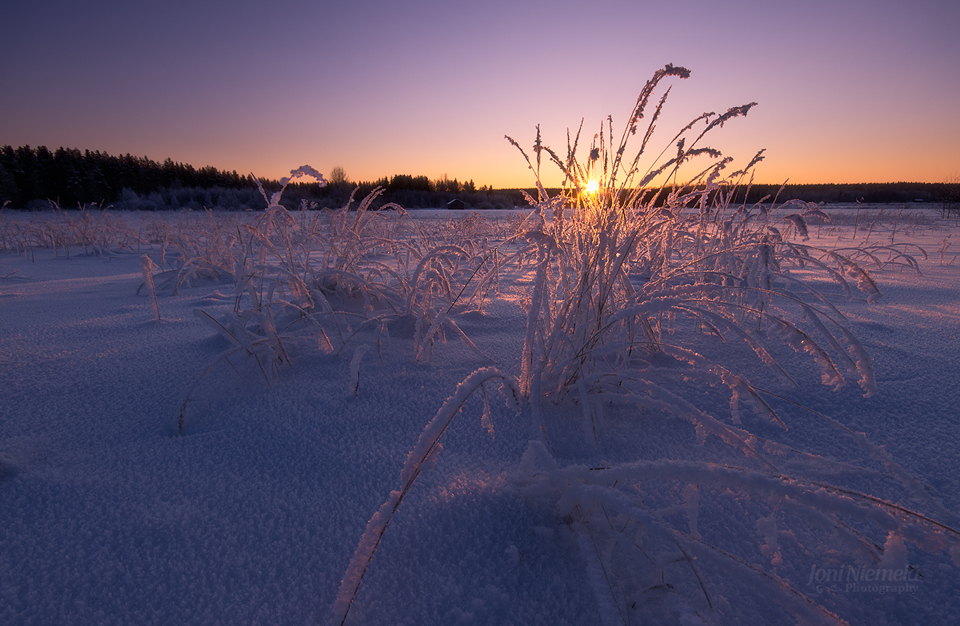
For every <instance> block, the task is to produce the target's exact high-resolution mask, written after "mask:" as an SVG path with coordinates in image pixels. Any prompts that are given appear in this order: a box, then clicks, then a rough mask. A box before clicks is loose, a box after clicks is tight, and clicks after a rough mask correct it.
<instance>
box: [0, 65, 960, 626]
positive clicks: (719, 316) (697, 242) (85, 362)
mask: <svg viewBox="0 0 960 626" xmlns="http://www.w3.org/2000/svg"><path fill="white" fill-rule="evenodd" d="M685 75H686V71H685V70H683V69H682V68H672V67H670V66H668V67H667V68H665V69H664V70H663V71H661V72H659V73H658V74H657V75H655V76H654V78H653V79H652V80H651V81H650V82H649V83H648V84H647V85H646V87H645V88H644V90H643V91H642V93H641V96H640V98H639V99H638V101H637V106H636V108H635V109H634V111H633V113H632V115H631V117H630V118H629V120H628V123H627V125H626V128H625V129H624V130H623V132H622V135H621V139H620V140H619V142H615V141H613V140H612V137H614V136H615V134H614V132H613V131H614V127H613V124H612V121H611V122H609V123H608V124H607V125H606V126H605V127H603V128H602V129H601V132H599V133H598V134H597V135H596V136H595V138H594V139H593V141H592V142H591V145H590V148H589V151H588V152H587V154H588V156H587V158H586V160H583V161H582V160H581V159H580V157H579V156H578V144H579V134H577V135H575V136H573V137H571V139H570V141H569V145H568V146H567V150H566V155H565V156H561V155H560V154H559V153H557V152H555V151H552V150H550V149H549V148H547V147H546V146H545V145H544V144H543V143H542V142H541V140H540V137H539V133H538V136H537V139H536V142H535V143H534V153H533V155H532V157H530V158H528V163H529V164H530V166H531V169H533V170H534V171H535V173H538V172H539V168H540V166H541V162H542V161H543V158H542V157H543V156H544V155H546V156H547V157H548V158H547V159H546V160H547V161H548V162H551V163H552V164H553V165H555V166H559V167H560V168H561V170H562V171H563V173H564V174H565V176H566V183H565V186H566V188H567V193H566V194H565V195H564V196H563V197H560V198H548V197H546V194H545V193H543V192H542V190H541V197H540V198H536V199H534V198H531V208H530V209H529V210H528V211H526V212H517V213H511V214H504V213H499V212H498V213H493V212H491V213H489V214H485V215H480V214H466V215H460V214H458V215H455V216H451V217H446V216H441V214H439V213H434V214H428V213H421V214H416V215H414V214H408V213H407V212H405V211H404V210H403V209H402V208H400V207H388V210H386V211H380V212H373V211H369V210H367V209H368V207H369V206H370V203H371V202H372V200H373V196H371V197H368V198H366V199H351V201H350V203H349V204H348V205H347V206H346V207H344V208H342V209H340V210H338V211H324V212H315V211H297V212H291V211H287V210H286V209H284V208H282V207H280V206H279V204H278V201H279V194H275V195H274V196H272V197H269V198H268V197H267V196H266V195H264V200H265V205H266V206H267V208H266V209H265V210H264V211H263V212H257V213H246V214H228V213H218V212H213V211H210V212H206V213H200V214H197V213H180V214H176V215H170V216H165V217H163V218H161V217H159V216H152V215H151V216H146V215H139V216H138V215H131V216H123V215H114V214H109V213H108V214H98V215H92V216H91V215H86V216H83V215H82V216H80V217H79V218H77V219H73V218H74V216H72V215H67V214H65V212H54V213H52V214H48V215H45V216H43V215H41V216H38V215H30V216H24V215H16V214H9V213H6V212H4V213H3V214H2V215H0V246H2V249H3V251H4V254H3V255H2V256H0V276H3V279H2V280H3V282H2V283H0V296H3V298H2V299H0V302H3V306H4V309H3V324H4V333H3V334H2V338H0V341H2V342H3V350H4V352H3V353H4V354H6V355H8V356H7V359H6V361H5V364H4V370H3V372H4V376H5V380H3V381H0V383H2V385H3V387H2V388H3V389H4V390H5V393H6V394H8V397H7V398H5V399H4V400H5V401H4V402H3V407H4V409H3V421H2V423H0V495H2V499H0V502H2V507H3V511H2V513H3V519H4V520H9V522H8V523H5V524H4V525H3V526H2V529H0V533H2V534H0V546H2V548H0V549H2V551H3V556H4V562H5V563H7V564H9V567H5V568H4V569H3V573H2V574H0V576H2V577H3V578H2V579H0V621H3V622H4V623H51V622H56V623H91V622H96V623H171V622H175V623H198V624H199V623H215V622H218V621H219V622H222V623H250V622H256V621H260V622H269V623H288V622H297V623H304V622H312V623H317V622H330V621H333V622H334V623H388V624H396V623H416V624H423V623H436V624H448V623H511V622H512V623H577V624H589V623H596V624H621V623H623V624H632V623H642V622H666V623H674V622H683V623H714V622H715V623H729V624H738V623H745V622H748V621H757V622H763V623H794V622H795V621H800V622H803V623H805V622H823V623H837V622H843V621H844V620H848V621H850V622H853V623H864V624H866V623H909V622H916V623H928V622H944V621H949V620H950V619H951V618H953V619H955V618H956V617H957V616H958V613H960V606H958V605H957V598H958V597H960V589H958V587H957V583H956V582H955V581H956V580H957V577H956V566H957V565H958V563H957V562H958V561H960V548H958V538H960V534H958V532H957V531H956V530H955V529H956V528H957V522H956V514H955V512H956V511H957V510H958V507H960V500H958V497H957V493H958V492H957V479H956V477H955V476H954V473H953V470H952V468H953V467H954V466H955V465H956V463H957V462H960V458H958V457H960V445H958V443H960V442H958V441H957V435H956V432H957V431H956V426H957V424H956V417H955V411H954V407H955V404H956V400H957V398H956V393H955V392H954V391H953V389H954V387H953V380H952V378H953V372H955V371H956V365H957V364H956V358H957V357H956V354H957V351H956V347H957V346H956V343H957V337H958V336H960V333H958V331H960V311H958V310H957V305H956V302H957V288H958V284H960V283H958V282H957V279H956V277H955V275H954V274H955V271H956V266H955V264H952V261H951V257H950V255H949V250H950V247H949V244H950V237H951V236H952V233H949V232H943V231H941V230H940V228H941V224H942V222H941V221H940V220H938V219H936V218H935V217H933V216H931V217H929V218H924V219H922V220H921V219H910V218H909V217H906V216H905V215H904V213H905V211H899V212H896V213H895V214H891V213H890V212H887V213H884V212H882V211H881V212H879V213H878V212H877V211H876V210H874V211H872V212H871V211H870V210H868V209H866V208H865V207H854V209H853V210H854V211H855V212H854V213H853V222H852V223H849V220H848V219H845V218H844V219H835V220H830V221H827V220H828V218H829V217H831V213H833V215H834V217H837V216H838V215H839V214H838V213H837V212H834V211H832V210H831V209H830V208H828V207H817V206H809V205H803V204H797V203H788V204H786V205H777V204H776V203H775V204H774V205H772V206H770V205H743V204H738V203H737V202H736V201H735V200H734V198H735V197H736V194H737V191H739V190H740V189H741V188H742V186H743V185H747V184H749V176H750V170H751V167H752V166H753V165H754V164H755V163H756V162H757V161H758V160H759V157H760V155H758V158H757V159H755V160H754V161H753V162H751V163H750V164H749V165H748V166H747V167H746V168H745V169H743V170H740V171H737V172H734V173H733V174H729V175H725V171H726V168H727V167H728V165H729V160H727V159H725V158H723V157H722V155H720V154H719V152H717V151H716V150H713V149H712V148H707V147H704V146H702V145H701V144H702V142H703V141H705V137H708V136H709V135H708V133H712V132H713V131H714V130H716V129H718V128H719V127H720V126H722V125H723V124H724V123H732V121H733V120H734V119H735V118H737V117H741V116H743V115H745V114H747V112H748V111H749V110H750V107H751V106H752V105H748V106H744V107H735V108H733V109H730V110H729V111H727V112H726V113H724V114H721V115H715V114H709V115H704V116H702V117H701V118H698V119H697V120H695V121H694V122H693V123H691V124H690V125H689V126H688V127H687V128H685V129H683V131H682V132H681V133H679V134H678V135H676V136H675V137H673V139H672V140H671V142H670V144H669V156H670V158H666V159H665V158H663V157H660V158H654V159H652V160H649V159H648V158H647V156H646V153H647V150H648V147H649V145H652V144H651V143H650V142H651V137H652V133H651V132H650V131H649V130H648V131H647V132H641V133H640V134H639V135H637V139H633V137H634V136H635V133H636V131H640V130H642V129H641V128H640V122H641V120H647V122H646V123H647V124H649V128H652V126H653V124H654V123H655V122H656V121H657V119H658V117H659V111H660V109H661V107H662V106H663V105H664V103H665V101H666V95H665V94H664V95H663V96H662V97H661V99H660V100H659V104H658V105H657V106H656V107H654V110H653V112H652V113H651V112H650V111H648V104H649V102H650V101H651V98H652V97H653V96H654V94H655V93H657V90H658V89H659V88H660V83H661V82H662V81H664V80H666V79H669V78H670V77H671V76H679V77H684V76H685ZM631 141H640V145H639V146H634V144H632V143H630V142H631ZM514 143H515V144H516V142H514ZM628 144H629V147H628ZM516 145H517V146H518V147H519V144H516ZM664 153H666V151H665V152H664ZM664 153H661V154H664ZM524 156H525V157H526V156H527V155H526V154H524ZM701 159H706V162H705V163H704V164H703V165H702V166H697V163H698V162H699V161H700V160H701ZM691 166H696V167H694V168H693V170H691V169H690V167H691ZM691 171H692V172H693V173H692V174H687V173H688V172H691ZM302 175H314V176H316V175H317V174H316V172H314V171H313V170H311V169H310V168H306V167H304V168H300V169H298V170H294V172H292V173H291V177H297V176H302ZM681 175H684V176H686V177H687V178H688V179H689V180H690V182H689V183H688V184H686V185H678V184H676V183H677V181H678V180H680V176H681ZM661 179H665V180H668V181H671V182H673V183H674V184H675V186H674V188H673V191H672V192H671V194H670V196H669V197H666V198H657V197H655V196H654V195H653V192H647V191H645V189H646V187H645V185H646V184H647V183H649V182H652V181H655V180H661ZM280 193H282V191H281V192H280ZM741 196H742V194H741ZM842 215H844V216H849V215H851V213H850V211H849V210H845V211H843V213H842ZM107 216H108V217H109V219H106V217H107ZM103 224H106V226H102V225H103ZM51 232H56V233H58V234H57V235H56V236H50V235H44V233H48V234H49V233H51ZM90 232H94V233H101V234H100V235H97V236H96V237H93V238H91V237H90V236H87V235H84V234H82V233H90ZM132 233H138V235H137V237H136V238H133V235H132ZM121 235H122V236H121ZM97 237H99V239H97ZM931 244H935V245H933V246H931ZM938 246H939V254H937V255H933V256H931V257H930V258H927V256H926V254H925V252H924V250H925V249H927V250H929V249H934V250H937V249H938ZM83 252H86V254H83ZM887 285H889V287H887ZM884 292H886V293H884ZM431 416H432V419H431ZM931 446H937V450H936V453H935V454H929V453H928V452H927V451H926V450H927V448H929V447H931ZM428 470H430V471H428ZM401 505H402V506H401ZM852 572H855V573H856V579H855V580H853V581H852V582H851V576H854V574H853V573H852ZM877 577H882V578H883V583H884V584H886V583H888V582H890V581H892V582H893V583H894V584H893V585H892V586H891V588H887V587H884V589H883V590H882V591H881V590H879V588H877V589H874V587H873V586H874V585H875V584H877V580H876V578H877ZM887 579H889V580H887ZM851 585H852V586H851ZM858 585H859V586H858ZM863 587H866V589H864V588H863Z"/></svg>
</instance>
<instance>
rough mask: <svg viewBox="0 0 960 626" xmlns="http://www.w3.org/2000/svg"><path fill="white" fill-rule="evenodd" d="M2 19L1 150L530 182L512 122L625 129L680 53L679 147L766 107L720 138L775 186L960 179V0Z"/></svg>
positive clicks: (51, 12)
mask: <svg viewBox="0 0 960 626" xmlns="http://www.w3.org/2000/svg"><path fill="white" fill-rule="evenodd" d="M0 15H2V16H3V20H2V22H3V26H2V28H0V32H2V38H0V41H2V42H3V48H4V62H3V63H2V64H0V85H2V86H3V95H2V97H0V145H3V144H10V145H13V146H18V145H23V144H29V145H31V146H37V145H46V146H47V147H49V148H51V149H55V148H57V147H59V146H64V147H76V148H80V149H91V150H103V151H106V152H109V153H111V154H121V153H128V152H129V153H132V154H135V155H139V156H149V157H150V158H152V159H155V160H158V161H162V160H163V159H165V158H168V157H169V158H172V159H174V160H175V161H181V162H186V163H191V164H193V165H195V166H202V165H213V166H215V167H218V168H221V169H226V170H237V171H238V172H240V173H246V172H250V171H253V172H254V173H256V174H258V175H261V176H268V177H272V178H279V177H280V176H281V175H283V174H284V173H286V172H288V171H289V170H290V169H292V168H295V167H298V166H300V165H302V164H305V163H306V164H310V165H312V166H314V167H315V168H317V169H319V170H320V171H322V172H327V173H328V172H329V171H330V169H331V168H332V167H334V166H337V165H339V166H342V167H343V168H344V169H345V170H346V173H347V175H348V177H349V178H350V179H351V180H372V179H375V178H378V177H381V176H389V175H392V174H400V173H407V174H425V175H427V176H429V177H431V178H436V177H439V176H441V175H442V174H447V175H448V176H449V177H450V178H458V179H460V180H466V179H471V178H472V179H473V180H474V181H475V183H476V184H477V185H483V184H492V185H494V186H495V187H513V186H529V185H530V184H532V176H531V173H530V172H529V171H528V170H527V169H526V166H525V164H524V163H523V161H522V157H521V156H520V155H519V153H517V152H516V150H515V149H514V148H513V147H511V146H510V145H509V144H508V143H507V142H506V141H505V140H504V139H503V136H504V135H505V134H506V135H511V136H512V137H514V138H515V139H517V140H518V141H520V142H521V144H523V145H524V146H527V145H530V144H531V143H532V141H533V137H534V129H535V126H536V124H540V125H541V129H542V131H543V134H544V138H545V140H546V142H547V143H548V144H550V145H552V146H554V147H556V148H558V149H560V148H563V147H564V146H565V141H566V135H565V133H566V129H567V127H574V128H576V126H577V125H579V123H580V120H581V118H585V120H586V121H585V130H587V131H589V134H592V133H593V132H596V130H597V129H599V124H600V121H601V120H603V119H605V118H606V116H607V115H608V114H610V115H613V120H614V124H615V127H616V128H618V129H619V128H622V126H621V125H622V124H623V122H624V119H625V117H626V116H627V115H628V113H629V111H630V108H631V107H632V105H633V102H634V101H635V99H636V96H637V93H638V92H639V90H640V88H641V87H642V86H643V84H644V82H645V81H646V80H647V78H649V76H650V75H651V74H652V73H653V71H654V70H656V69H657V68H660V67H662V66H663V65H665V64H666V63H674V64H677V65H683V66H685V67H687V68H689V69H690V70H692V73H693V74H692V76H691V78H690V79H688V80H686V81H676V82H677V84H676V85H675V87H674V90H673V92H672V94H671V100H670V101H669V102H668V105H667V109H668V112H669V114H668V115H667V116H666V117H665V118H664V120H663V121H662V122H661V123H660V124H659V128H661V129H662V130H663V133H662V136H661V137H660V142H656V141H655V142H654V143H655V144H656V146H657V147H658V148H659V147H661V146H662V145H663V144H664V143H665V142H666V141H667V140H668V139H669V137H668V136H667V135H672V131H675V130H677V129H678V128H679V127H681V126H682V125H683V124H684V123H686V122H687V121H689V119H690V118H692V117H693V116H695V115H697V114H699V113H702V112H704V111H723V110H726V109H727V108H728V107H731V106H734V105H739V104H744V103H747V102H752V101H756V102H758V103H759V106H758V107H756V108H755V109H754V110H753V111H751V112H750V114H749V116H748V117H747V118H746V119H742V120H736V122H735V123H733V124H729V125H727V126H726V127H725V128H723V129H722V130H721V131H720V132H719V133H718V134H717V135H715V136H714V137H713V140H712V141H711V142H709V143H710V144H711V145H713V146H714V147H716V148H719V149H720V150H721V151H723V152H724V153H725V154H729V155H730V156H733V157H734V158H735V159H736V161H735V164H741V165H744V164H745V163H746V161H747V160H749V158H750V157H752V156H753V154H754V153H755V152H756V151H757V150H758V149H760V148H766V149H767V159H766V160H765V161H764V162H763V163H762V164H761V166H760V168H759V170H758V173H757V177H758V181H759V182H783V180H785V179H787V178H789V179H790V180H791V182H795V183H809V182H886V181H925V182H939V181H943V180H946V179H948V178H952V177H955V176H957V175H958V174H960V116H958V114H957V113H958V110H960V36H958V35H957V28H958V26H960V2H957V1H956V0H901V1H893V0H822V1H821V0H813V1H808V2H786V1H780V0H734V1H727V2H710V1H707V0H684V1H679V2H667V1H661V2H658V3H653V2H646V1H636V0H634V1H614V0H601V1H599V2H589V3H588V2H566V1H564V0H550V1H543V2H541V1H535V2H524V1H522V0H510V1H503V0H485V1H484V2H479V1H478V2H470V3H466V2H457V1H451V0H446V1H439V0H438V1H434V0H425V1H413V2H385V1H382V0H378V1H374V0H354V1H352V2H337V3H328V2H316V1H314V2H306V1H303V2H297V1H289V0H280V1H277V2H272V3H266V2H251V1H247V0H240V1H231V2H227V1H222V2H217V1H207V0H194V1H185V0H180V1H170V2H152V3H139V2H130V1H129V0H124V1H114V2H111V1H104V0H94V1H88V2H65V1H62V0H60V1H50V0H34V1H33V2H30V3H28V2H12V1H11V2H6V3H5V6H3V7H2V9H0ZM667 131H671V132H667ZM657 151H659V150H657ZM557 180H558V179H557ZM550 181H551V178H549V177H548V178H547V182H550Z"/></svg>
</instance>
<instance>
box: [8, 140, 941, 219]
mask: <svg viewBox="0 0 960 626" xmlns="http://www.w3.org/2000/svg"><path fill="white" fill-rule="evenodd" d="M332 174H333V175H332V176H331V177H330V178H331V179H332V180H331V182H330V184H328V185H326V186H325V187H320V186H319V185H318V184H315V183H312V184H311V183H302V184H294V185H290V186H289V187H288V188H287V190H286V191H285V192H284V195H283V204H284V205H285V206H287V207H288V208H299V207H301V206H304V207H307V208H324V207H328V208H338V207H341V206H343V205H344V204H346V202H347V201H348V200H349V198H350V194H351V192H352V193H353V194H354V202H359V201H360V200H362V199H363V198H364V197H366V195H367V194H368V193H370V192H371V191H372V190H373V189H374V188H376V187H381V188H383V190H384V192H383V194H382V195H381V196H380V197H379V198H378V199H377V201H376V203H375V204H374V208H378V207H380V206H382V205H383V204H385V203H388V202H393V203H396V204H399V205H400V206H402V207H404V208H410V209H415V208H442V207H446V206H447V204H448V203H449V202H451V201H452V200H454V199H458V200H461V201H462V202H463V203H464V205H465V206H466V208H468V209H479V210H483V209H503V208H513V207H515V206H524V205H525V204H526V201H525V199H524V196H523V193H522V192H521V191H520V190H519V189H493V188H491V187H489V186H483V187H479V188H478V187H477V186H476V185H475V184H474V182H473V181H472V180H469V181H466V182H462V183H461V182H459V181H458V180H457V179H453V180H449V179H447V178H446V176H444V177H442V178H440V179H430V178H428V177H426V176H413V175H408V174H398V175H395V176H392V177H390V178H381V179H379V180H376V181H363V182H359V183H352V182H350V181H349V180H347V178H346V176H345V174H344V172H343V170H342V169H340V168H336V169H335V170H334V172H333V173H332ZM261 182H262V183H263V185H264V187H265V188H266V190H267V191H268V192H270V191H275V190H277V189H279V188H280V183H279V181H275V180H261ZM956 187H957V185H956V182H955V181H953V182H949V183H862V184H818V185H787V186H786V187H785V188H783V189H782V190H781V188H780V186H779V185H753V186H752V187H750V188H749V190H746V189H741V190H740V192H739V194H738V197H737V198H736V200H737V201H738V202H743V201H746V202H747V203H750V204H752V203H755V202H759V201H761V199H763V198H766V200H765V201H766V202H771V201H773V199H774V198H776V199H777V201H778V202H783V201H786V200H791V199H799V200H804V201H808V202H825V203H841V202H857V201H859V202H867V203H905V202H915V201H923V202H931V203H934V202H937V203H944V202H945V201H946V200H947V199H950V202H952V203H956V202H957V199H956V198H955V196H957V190H956ZM525 191H526V192H527V193H529V194H531V195H532V196H536V191H535V190H533V189H527V190H525ZM548 191H549V192H550V195H554V194H556V193H559V192H560V190H559V189H550V190H548ZM744 194H745V195H746V197H744ZM665 196H666V194H661V196H660V197H661V199H662V198H664V197H665ZM51 200H52V201H55V202H57V204H58V205H59V206H60V207H62V208H64V209H71V208H77V207H79V206H87V205H90V204H99V205H101V206H107V205H112V206H113V207H114V208H117V209H139V210H169V209H182V208H189V209H195V210H200V209H203V208H204V207H207V208H220V209H228V210H229V209H232V210H246V209H254V210H255V209H262V208H264V206H265V203H264V199H263V197H262V196H261V195H260V192H259V190H258V189H257V185H256V181H255V180H254V178H253V176H251V175H246V176H241V175H239V174H237V172H236V171H232V172H227V171H221V170H218V169H216V168H214V167H200V168H195V167H194V166H192V165H186V164H183V163H177V162H174V161H172V160H171V159H167V160H165V161H164V162H163V163H158V162H157V161H153V160H151V159H149V158H147V157H136V156H131V155H130V154H126V155H122V156H111V155H109V154H106V153H104V152H100V151H95V152H91V151H89V150H85V151H83V152H81V151H80V150H77V149H65V148H58V149H57V150H56V151H51V150H49V149H48V148H46V147H45V146H40V147H38V148H31V147H30V146H21V147H19V148H12V147H11V146H4V147H3V148H2V149H0V205H2V204H4V203H6V202H9V206H12V207H14V208H28V209H30V208H45V207H47V206H49V202H48V201H51Z"/></svg>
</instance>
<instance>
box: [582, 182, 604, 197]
mask: <svg viewBox="0 0 960 626" xmlns="http://www.w3.org/2000/svg"><path fill="white" fill-rule="evenodd" d="M583 190H584V192H586V193H590V194H594V193H597V192H598V191H600V183H599V182H597V181H595V180H589V181H587V186H586V187H584V188H583Z"/></svg>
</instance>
